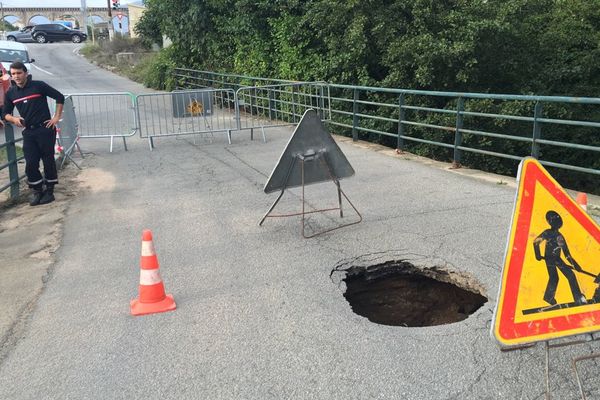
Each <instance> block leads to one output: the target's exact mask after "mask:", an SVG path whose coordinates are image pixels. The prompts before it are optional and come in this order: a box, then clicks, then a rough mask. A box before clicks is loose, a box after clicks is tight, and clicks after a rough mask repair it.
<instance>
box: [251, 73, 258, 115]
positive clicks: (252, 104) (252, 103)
mask: <svg viewBox="0 0 600 400" xmlns="http://www.w3.org/2000/svg"><path fill="white" fill-rule="evenodd" d="M249 95H250V115H251V116H254V103H255V101H256V81H254V80H253V81H252V90H251V92H250V94H249ZM256 115H258V108H256Z"/></svg>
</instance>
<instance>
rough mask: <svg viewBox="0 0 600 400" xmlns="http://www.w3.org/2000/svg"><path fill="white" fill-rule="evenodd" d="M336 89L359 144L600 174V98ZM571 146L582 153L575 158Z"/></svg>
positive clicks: (217, 79)
mask: <svg viewBox="0 0 600 400" xmlns="http://www.w3.org/2000/svg"><path fill="white" fill-rule="evenodd" d="M174 76H175V78H176V79H177V82H178V85H179V86H180V87H182V88H194V87H196V88H197V87H214V88H220V87H227V88H232V89H237V88H239V87H241V86H254V85H267V84H273V83H283V82H289V81H283V80H276V79H266V78H258V77H250V76H242V75H234V74H225V73H214V72H210V71H197V70H191V69H175V71H174ZM328 86H329V89H330V96H331V97H330V99H329V100H330V103H331V114H332V117H331V120H330V121H328V123H329V124H331V125H333V126H336V127H338V128H341V130H342V132H338V133H342V134H344V135H347V136H352V138H353V139H354V140H358V139H362V140H370V141H375V142H379V143H382V144H385V145H387V146H390V147H396V148H397V149H399V150H411V151H413V150H414V149H419V150H420V152H421V153H423V152H425V153H427V154H428V155H430V156H432V157H435V158H442V159H444V158H445V159H448V160H451V161H453V162H454V164H455V165H456V166H459V165H460V164H463V163H464V164H467V165H474V164H477V162H478V161H479V162H480V163H481V162H482V160H483V159H484V158H487V160H486V161H484V162H487V163H488V164H489V163H494V162H498V161H493V160H491V159H490V158H492V157H493V158H496V159H503V160H505V161H506V160H508V161H509V164H511V163H512V165H511V166H510V167H507V166H506V165H505V166H504V170H507V169H511V168H512V169H513V170H514V169H515V168H516V165H517V162H518V161H520V160H521V159H522V158H523V157H526V156H533V157H535V158H537V159H539V160H540V162H541V163H542V164H544V165H546V166H549V167H556V168H559V169H563V170H568V171H574V172H578V173H585V174H593V175H595V176H598V175H600V157H599V154H598V153H599V152H600V131H599V130H598V128H600V122H599V121H600V98H582V97H559V96H525V95H504V94H484V93H459V92H440V91H422V90H405V89H391V88H379V87H367V86H352V85H338V84H329V85H328ZM586 118H587V119H586ZM565 149H571V150H574V151H575V152H572V154H571V155H570V157H569V159H568V160H567V161H565V160H563V158H564V156H565ZM498 163H500V164H501V163H502V161H499V162H498ZM505 172H506V171H505Z"/></svg>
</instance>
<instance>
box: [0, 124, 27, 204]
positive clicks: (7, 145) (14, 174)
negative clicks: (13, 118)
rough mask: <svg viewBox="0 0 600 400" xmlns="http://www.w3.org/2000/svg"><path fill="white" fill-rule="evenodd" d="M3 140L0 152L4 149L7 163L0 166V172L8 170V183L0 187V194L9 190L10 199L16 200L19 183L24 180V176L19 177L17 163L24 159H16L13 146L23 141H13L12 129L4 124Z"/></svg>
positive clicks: (13, 133)
mask: <svg viewBox="0 0 600 400" xmlns="http://www.w3.org/2000/svg"><path fill="white" fill-rule="evenodd" d="M4 138H5V142H4V143H2V144H0V151H2V149H6V150H5V151H6V159H7V162H6V163H4V164H2V165H0V171H2V170H3V169H6V168H8V179H9V182H8V183H7V184H5V185H3V186H2V187H0V192H3V191H5V190H6V189H8V188H10V198H11V199H16V198H17V197H18V196H19V181H20V180H21V179H23V178H25V174H23V175H21V176H19V168H18V164H17V163H18V162H19V161H21V160H23V159H24V158H25V157H23V156H21V157H17V147H16V146H15V144H16V143H17V142H20V141H22V140H23V138H19V139H16V140H15V132H14V128H13V126H12V125H10V124H6V126H5V127H4Z"/></svg>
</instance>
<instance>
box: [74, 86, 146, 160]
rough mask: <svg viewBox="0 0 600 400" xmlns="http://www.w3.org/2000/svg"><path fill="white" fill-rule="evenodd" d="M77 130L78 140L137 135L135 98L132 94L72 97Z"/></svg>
mask: <svg viewBox="0 0 600 400" xmlns="http://www.w3.org/2000/svg"><path fill="white" fill-rule="evenodd" d="M68 97H70V98H71V99H72V101H73V108H74V111H75V117H76V119H77V130H78V136H79V137H80V138H110V151H111V152H112V151H113V140H114V138H116V137H117V138H118V137H120V138H122V139H123V146H124V148H125V150H127V141H126V138H127V137H130V136H133V135H135V134H136V132H137V129H138V128H137V126H138V125H137V121H136V112H135V97H134V96H133V95H132V94H131V93H125V92H123V93H77V94H71V95H69V96H68Z"/></svg>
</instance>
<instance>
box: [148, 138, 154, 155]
mask: <svg viewBox="0 0 600 400" xmlns="http://www.w3.org/2000/svg"><path fill="white" fill-rule="evenodd" d="M148 146H150V151H152V150H154V141H153V140H152V136H150V137H148Z"/></svg>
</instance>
